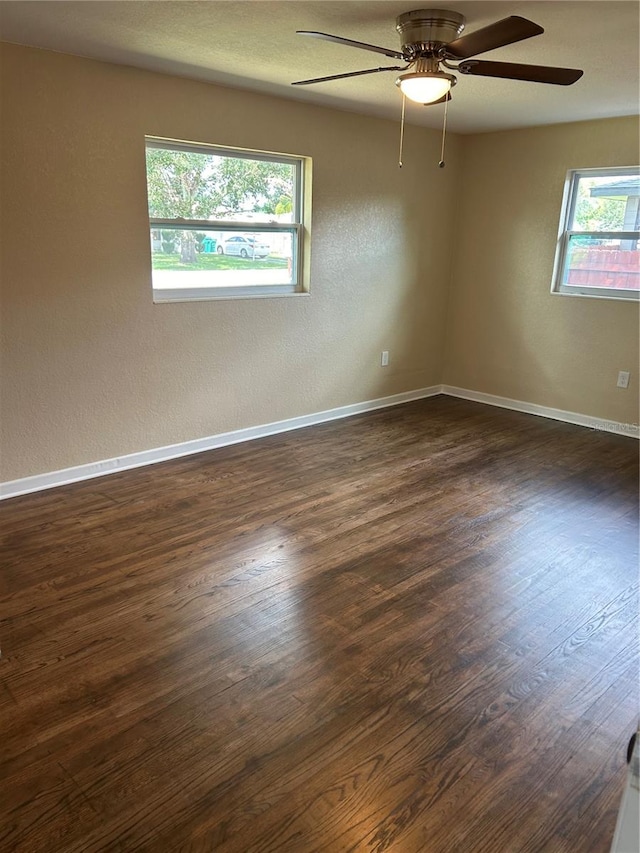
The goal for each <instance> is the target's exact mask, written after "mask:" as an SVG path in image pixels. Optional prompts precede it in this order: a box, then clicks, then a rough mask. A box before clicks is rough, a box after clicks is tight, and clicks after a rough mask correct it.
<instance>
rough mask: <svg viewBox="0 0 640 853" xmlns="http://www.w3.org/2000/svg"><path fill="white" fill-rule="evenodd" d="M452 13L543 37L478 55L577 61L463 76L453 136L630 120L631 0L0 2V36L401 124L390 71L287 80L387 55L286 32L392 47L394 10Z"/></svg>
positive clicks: (373, 62)
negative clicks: (550, 74) (566, 76)
mask: <svg viewBox="0 0 640 853" xmlns="http://www.w3.org/2000/svg"><path fill="white" fill-rule="evenodd" d="M430 6H434V7H438V8H442V7H444V8H452V9H454V10H455V11H458V12H461V13H462V14H464V15H465V16H466V18H467V23H466V30H465V32H471V31H473V30H475V29H478V28H480V27H483V26H486V25H487V24H490V23H492V22H493V21H496V20H498V19H500V18H504V17H507V16H508V15H521V16H523V17H525V18H529V19H530V20H532V21H535V22H536V23H537V24H540V25H541V26H543V27H544V28H545V33H544V34H543V35H540V36H536V37H535V38H532V39H529V40H527V41H524V42H520V43H518V44H515V45H510V46H509V47H504V48H500V49H499V50H495V51H491V52H488V53H486V54H483V55H482V59H499V60H503V61H507V62H524V63H532V64H537V65H559V66H563V67H570V68H582V69H584V72H585V73H584V77H583V78H582V79H581V80H579V81H578V82H577V83H576V84H574V85H573V86H569V87H565V86H549V85H544V84H535V83H524V82H518V81H506V80H497V79H488V78H480V77H475V78H474V77H462V75H459V78H458V85H457V86H456V88H455V90H454V93H453V95H454V97H453V101H452V103H451V105H450V107H449V116H448V124H449V127H450V128H451V129H452V130H454V131H457V132H460V133H473V132H481V131H489V130H502V129H507V128H516V127H528V126H532V125H540V124H553V123H556V122H566V121H580V120H584V119H589V118H606V117H610V116H620V115H632V114H636V113H637V111H638V101H639V67H640V57H639V44H640V37H639V36H640V34H639V20H640V14H639V10H640V6H639V4H638V3H637V2H635V0H628V2H614V0H611V2H609V0H605V2H598V0H593V2H592V0H579V2H564V0H543V1H542V2H538V0H531V2H483V0H472V2H469V0H464V2H458V0H452V2H448V0H447V2H446V3H445V2H443V0H438V2H437V3H433V4H429V3H425V2H424V0H423V2H422V3H420V2H419V0H400V2H398V0H369V1H368V2H360V0H346V2H333V0H320V2H317V0H285V1H284V2H282V0H275V2H272V0H252V2H244V0H243V2H235V0H198V2H193V0H178V1H177V2H176V0H151V2H149V0H133V2H131V1H130V0H116V2H113V0H107V2H102V0H95V2H94V0H82V2H68V0H53V2H52V0H46V2H39V0H28V1H27V2H25V1H24V0H2V2H1V3H0V37H1V38H2V39H3V40H4V41H9V42H16V43H18V44H25V45H32V46H35V47H43V48H49V49H52V50H57V51H62V52H64V53H72V54H77V55H79V56H87V57H92V58H95V59H101V60H106V61H107V62H115V63H118V64H123V65H133V66H137V67H139V68H146V69H149V70H153V71H160V72H166V73H169V74H177V75H179V76H184V77H191V78H194V79H197V80H207V81H212V82H216V83H220V84H223V85H225V86H234V87H240V88H244V89H252V90H254V91H260V92H269V93H272V94H274V95H279V96H281V97H286V98H295V99H299V100H305V101H310V102H312V103H316V104H325V105H327V106H333V107H337V108H339V109H344V110H350V111H354V112H360V113H366V114H370V115H378V116H384V117H386V118H391V119H398V118H399V112H400V96H399V94H398V90H397V89H396V87H395V85H394V80H395V77H396V76H397V75H396V74H395V73H394V72H388V73H383V74H375V75H371V76H365V77H360V78H357V77H356V78H352V79H348V80H340V81H336V82H333V83H324V84H318V85H316V86H309V87H302V88H297V87H292V86H291V85H290V84H291V82H292V81H293V80H300V79H306V78H309V77H319V76H323V75H326V74H337V73H341V72H345V71H355V70H359V69H362V68H374V67H377V66H379V65H386V64H394V60H387V58H386V57H383V56H380V55H378V54H375V53H370V52H366V51H362V50H357V49H354V48H348V47H345V46H343V45H338V44H334V43H329V42H325V41H319V40H317V39H310V38H305V37H303V36H297V35H296V32H295V31H296V30H297V29H307V30H320V31H322V32H328V33H332V34H335V35H340V36H344V37H346V38H352V39H356V40H357V41H365V42H369V43H372V44H377V45H383V46H385V47H391V48H394V49H399V47H400V40H399V37H398V35H397V33H396V30H395V18H396V16H397V15H399V14H400V13H402V12H407V11H410V10H411V9H414V8H429V7H430ZM442 110H443V107H442V106H435V107H422V106H417V105H412V106H411V107H410V108H409V109H408V115H407V120H408V121H410V122H412V123H414V124H421V125H424V126H427V127H438V126H440V124H441V122H442Z"/></svg>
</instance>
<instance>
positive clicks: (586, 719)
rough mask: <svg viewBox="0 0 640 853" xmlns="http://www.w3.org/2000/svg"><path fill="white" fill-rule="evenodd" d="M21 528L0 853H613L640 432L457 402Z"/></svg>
mask: <svg viewBox="0 0 640 853" xmlns="http://www.w3.org/2000/svg"><path fill="white" fill-rule="evenodd" d="M0 518H1V520H2V525H3V551H4V568H3V570H2V574H1V583H2V610H1V614H0V615H1V617H2V622H1V639H2V658H1V659H0V703H1V711H0V732H1V733H0V751H1V754H2V770H1V779H2V785H1V794H0V849H2V850H3V851H4V850H6V851H16V853H17V851H22V853H36V852H37V851H46V853H67V851H74V853H91V851H110V853H111V851H153V853H156V851H157V853H172V851H207V853H209V851H216V853H249V851H254V852H255V853H268V851H274V852H275V851H286V853H311V851H326V853H340V851H384V850H388V851H395V852H396V853H445V851H455V852H456V853H462V852H463V851H464V853H502V852H503V851H504V853H520V851H527V853H606V851H608V850H609V845H610V843H611V838H612V835H613V830H614V825H615V820H616V814H617V810H618V806H619V802H620V798H621V795H622V789H623V785H624V780H625V748H626V744H627V741H628V739H629V737H630V735H631V733H632V732H633V730H634V728H635V726H636V724H637V722H638V713H639V707H638V657H637V644H636V639H637V612H638V553H637V544H638V539H637V534H638V531H637V519H638V442H637V441H634V440H633V439H630V438H625V437H622V436H616V435H611V434H606V433H603V432H595V431H592V430H589V429H585V428H581V427H574V426H571V425H568V424H562V423H557V422H554V421H549V420H545V419H542V418H537V417H533V416H529V415H523V414H519V413H515V412H509V411H504V410H500V409H495V408H490V407H485V406H482V405H479V404H475V403H468V402H464V401H462V400H455V399H450V398H445V397H437V398H432V399H430V400H425V401H420V402H416V403H410V404H407V405H404V406H400V407H397V408H393V409H387V410H383V411H379V412H375V413H371V414H366V415H362V416H358V417H353V418H349V419H346V420H342V421H337V422H333V423H330V424H325V425H322V426H318V427H312V428H308V429H304V430H299V431H297V432H290V433H286V434H284V435H279V436H273V437H270V438H268V439H263V440H260V441H256V442H249V443H247V444H242V445H236V446H233V447H228V448H225V449H221V450H216V451H212V452H209V453H203V454H199V455H197V456H190V457H187V458H184V459H180V460H176V461H173V462H169V463H165V464H162V465H156V466H152V467H148V468H141V469H137V470H134V471H129V472H125V473H121V474H115V475H112V476H109V477H104V478H101V479H95V480H90V481H86V482H84V483H78V484H76V485H73V486H67V487H63V488H58V489H54V490H51V491H48V492H42V493H39V494H34V495H30V496H25V497H22V498H16V499H13V500H10V501H5V502H4V503H3V504H1V505H0Z"/></svg>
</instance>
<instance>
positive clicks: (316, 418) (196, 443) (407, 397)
mask: <svg viewBox="0 0 640 853" xmlns="http://www.w3.org/2000/svg"><path fill="white" fill-rule="evenodd" d="M436 394H446V395H448V396H450V397H460V398H461V399H463V400H472V401H474V402H476V403H486V404H487V405H489V406H499V407H500V408H502V409H513V410H514V411H516V412H526V413H527V414H529V415H539V416H541V417H543V418H552V419H553V420H556V421H566V422H567V423H570V424H577V425H578V426H584V427H589V428H590V429H597V430H604V431H605V432H614V433H618V434H619V435H627V436H631V437H633V438H639V437H640V427H639V426H638V424H623V423H618V422H617V421H606V420H603V419H602V418H593V417H591V416H590V415H581V414H578V413H577V412H565V411H563V410H562V409H552V408H549V407H548V406H538V405H536V404H535V403H525V402H523V401H522V400H511V399H509V398H508V397H498V396H496V395H494V394H484V393H483V392H481V391H469V390H468V389H466V388H456V387H454V386H453V385H432V386H431V387H429V388H418V389H416V390H415V391H405V392H403V393H402V394H393V395H392V396H390V397H379V398H378V399H376V400H366V401H365V402H363V403H352V404H351V405H349V406H339V407H338V408H337V409H327V410H326V411H324V412H316V413H315V414H311V415H301V416H300V417H297V418H288V419H287V420H284V421H276V422H275V423H271V424H263V425H262V426H255V427H247V428H246V429H237V430H232V431H231V432H223V433H219V434H218V435H211V436H207V437H205V438H196V439H193V440H192V441H184V442H182V443H180V444H170V445H168V446H167V447H156V448H154V449H152V450H142V451H140V452H139V453H129V454H128V455H126V456H118V457H115V458H114V459H104V460H103V461H101V462H89V463H88V464H86V465H76V466H74V467H73V468H63V469H62V470H61V471H51V472H49V473H47V474H36V475H34V476H33V477H23V478H21V479H19V480H10V481H8V482H5V483H0V500H3V499H5V498H14V497H18V495H27V494H29V493H31V492H39V491H42V490H43V489H52V488H54V487H55V486H66V485H68V484H69V483H77V482H80V481H81V480H90V479H92V478H93V477H103V476H104V475H105V474H114V473H116V472H117V471H127V470H129V469H130V468H141V467H142V466H144V465H153V464H155V463H156V462H166V461H168V460H169V459H177V458H179V457H180V456H190V455H191V454H193V453H202V452H203V451H205V450H214V449H215V448H216V447H227V446H228V445H230V444H238V443H240V442H242V441H252V440H253V439H255V438H264V437H265V436H267V435H275V434H277V433H280V432H288V431H289V430H292V429H301V428H302V427H307V426H314V425H315V424H322V423H326V422H327V421H335V420H338V419H340V418H348V417H350V416H351V415H358V414H361V413H362V412H372V411H374V410H375V409H384V408H387V407H388V406H398V405H400V404H401V403H409V402H411V401H412V400H422V399H424V398H425V397H433V396H435V395H436Z"/></svg>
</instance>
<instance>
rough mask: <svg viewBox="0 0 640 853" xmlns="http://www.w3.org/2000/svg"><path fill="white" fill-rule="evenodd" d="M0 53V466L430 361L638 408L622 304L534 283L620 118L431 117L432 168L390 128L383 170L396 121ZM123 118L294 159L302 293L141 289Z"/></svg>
mask: <svg viewBox="0 0 640 853" xmlns="http://www.w3.org/2000/svg"><path fill="white" fill-rule="evenodd" d="M1 55H2V91H1V92H0V109H1V116H0V118H1V119H2V128H1V130H2V137H1V145H2V150H1V153H2V173H1V184H0V235H1V238H2V266H1V268H0V274H1V282H0V283H1V285H2V301H1V308H2V317H1V328H0V331H1V334H2V350H1V361H0V380H1V386H0V403H1V405H2V410H1V416H0V428H1V444H0V446H1V448H2V454H1V457H0V480H3V481H6V480H12V479H17V478H20V477H25V476H29V475H31V474H40V473H46V472H49V471H54V470H57V469H60V468H65V467H69V466H73V465H80V464H83V463H88V462H95V461H98V460H101V459H107V458H111V457H116V456H120V455H124V454H127V453H132V452H136V451H140V450H146V449H150V448H154V447H161V446H164V445H168V444H173V443H178V442H182V441H186V440H189V439H195V438H201V437H203V436H208V435H213V434H216V433H220V432H225V431H228V430H233V429H237V428H241V427H249V426H254V425H258V424H264V423H268V422H271V421H275V420H280V419H284V418H290V417H294V416H297V415H303V414H309V413H312V412H317V411H321V410H323V409H328V408H332V407H335V406H341V405H346V404H349V403H355V402H358V401H362V400H368V399H372V398H376V397H381V396H386V395H390V394H394V393H398V392H401V391H407V390H412V389H417V388H420V387H424V386H429V385H433V384H438V383H440V382H442V381H444V382H446V383H448V384H451V385H456V386H459V387H463V388H468V389H471V390H476V391H483V392H487V393H491V394H498V395H502V396H506V397H511V398H514V399H518V400H524V401H528V402H531V403H537V404H541V405H546V406H552V407H557V408H561V409H566V410H570V411H575V412H580V413H583V414H588V415H594V416H598V417H602V418H605V419H611V420H617V421H622V422H634V421H637V420H638V397H637V376H638V313H637V306H634V305H632V304H630V303H614V302H609V301H598V300H590V299H577V298H569V297H559V296H551V295H550V293H549V286H550V278H551V271H552V266H553V256H554V251H555V241H556V232H557V225H558V215H559V206H560V202H561V197H562V187H563V181H564V175H565V172H566V170H567V169H568V168H571V167H586V166H591V165H617V164H629V163H632V162H637V157H638V125H637V121H636V120H634V119H612V120H610V121H601V122H589V123H582V124H574V125H564V126H555V127H547V128H537V129H531V130H524V131H514V132H507V133H498V134H487V135H479V136H471V137H465V138H462V139H460V138H458V137H456V136H455V135H451V136H450V137H449V140H448V143H447V151H448V156H447V168H446V169H444V170H442V169H438V168H437V165H436V164H437V161H438V159H439V143H440V137H439V133H438V132H436V131H430V130H425V129H418V128H415V127H409V128H408V131H407V136H406V147H405V157H404V162H405V166H404V168H403V169H402V171H399V170H398V168H397V159H396V158H397V143H398V125H397V123H394V122H387V121H382V120H380V119H374V118H366V117H362V116H355V115H351V114H349V113H343V112H338V111H334V110H328V109H325V108H318V107H313V106H310V105H305V104H301V103H298V102H291V101H287V100H281V99H277V98H271V97H267V96H264V95H257V94H253V93H249V92H242V91H238V90H233V89H225V88H222V87H217V86H212V85H209V84H204V83H198V82H194V81H190V80H186V79H181V78H175V77H168V76H163V75H158V74H152V73H148V72H144V71H139V70H135V69H132V68H122V67H118V66H113V65H107V64H103V63H99V62H93V61H90V60H84V59H79V58H76V57H70V56H65V55H62V54H55V53H50V52H47V51H40V50H34V49H30V48H22V47H17V46H13V45H4V46H3V47H2V50H1ZM145 134H148V135H155V136H165V137H171V138H178V139H188V140H195V141H202V142H212V143H219V144H224V145H229V146H240V147H247V148H257V149H263V150H271V151H281V152H288V153H293V154H302V155H307V156H310V157H312V158H313V173H314V182H313V248H312V265H311V293H312V295H311V296H310V297H294V298H274V299H259V300H241V301H218V302H208V303H192V304H188V303H176V304H168V305H167V304H165V305H154V304H153V302H152V295H151V283H150V249H149V236H148V221H147V211H146V196H145V192H146V190H145V171H144V168H145V167H144V136H145ZM456 205H459V209H456ZM452 258H453V269H451V265H450V262H451V259H452ZM450 294H451V298H450V299H449V295H450ZM383 349H386V350H389V351H390V353H391V365H390V367H388V368H381V367H380V365H379V359H380V351H381V350H383ZM618 369H629V370H631V371H632V383H631V384H632V387H631V388H630V389H629V390H628V391H621V390H618V389H616V388H615V380H616V374H617V371H618ZM634 389H635V390H634Z"/></svg>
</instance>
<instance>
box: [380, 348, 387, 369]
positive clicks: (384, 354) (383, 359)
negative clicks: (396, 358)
mask: <svg viewBox="0 0 640 853" xmlns="http://www.w3.org/2000/svg"><path fill="white" fill-rule="evenodd" d="M380 364H381V365H382V366H383V367H387V366H388V364H389V353H388V351H387V350H386V349H385V350H383V351H382V357H381V358H380Z"/></svg>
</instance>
